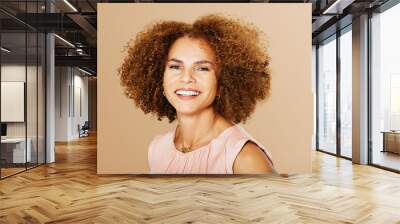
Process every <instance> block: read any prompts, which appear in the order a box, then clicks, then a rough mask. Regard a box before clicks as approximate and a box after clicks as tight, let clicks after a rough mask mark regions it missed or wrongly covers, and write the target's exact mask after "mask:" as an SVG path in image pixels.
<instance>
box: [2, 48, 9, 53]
mask: <svg viewBox="0 0 400 224" xmlns="http://www.w3.org/2000/svg"><path fill="white" fill-rule="evenodd" d="M1 50H2V51H4V52H6V53H10V52H11V50H9V49H7V48H5V47H1Z"/></svg>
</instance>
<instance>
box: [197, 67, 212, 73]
mask: <svg viewBox="0 0 400 224" xmlns="http://www.w3.org/2000/svg"><path fill="white" fill-rule="evenodd" d="M196 70H197V71H201V72H208V71H210V68H209V67H207V66H199V67H197V68H196Z"/></svg>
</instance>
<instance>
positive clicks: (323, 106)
mask: <svg viewBox="0 0 400 224" xmlns="http://www.w3.org/2000/svg"><path fill="white" fill-rule="evenodd" d="M317 63H318V99H317V100H318V107H319V109H318V149H319V150H322V151H326V152H330V153H335V154H336V36H335V35H334V36H332V37H331V38H329V39H328V40H326V41H325V42H323V43H321V44H320V45H319V47H318V61H317Z"/></svg>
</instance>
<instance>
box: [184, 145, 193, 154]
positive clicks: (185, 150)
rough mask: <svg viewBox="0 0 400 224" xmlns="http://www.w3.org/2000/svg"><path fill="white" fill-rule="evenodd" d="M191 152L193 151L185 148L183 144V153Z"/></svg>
mask: <svg viewBox="0 0 400 224" xmlns="http://www.w3.org/2000/svg"><path fill="white" fill-rule="evenodd" d="M190 151H192V150H191V148H190V147H185V146H184V145H183V144H182V147H181V152H183V153H187V152H190Z"/></svg>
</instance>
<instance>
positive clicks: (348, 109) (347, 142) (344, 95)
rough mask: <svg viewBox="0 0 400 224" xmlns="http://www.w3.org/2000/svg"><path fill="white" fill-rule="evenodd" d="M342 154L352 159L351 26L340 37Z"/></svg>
mask: <svg viewBox="0 0 400 224" xmlns="http://www.w3.org/2000/svg"><path fill="white" fill-rule="evenodd" d="M339 52H340V154H341V156H344V157H347V158H352V148H351V147H352V96H353V95H352V74H353V72H352V35H351V25H350V26H348V27H347V28H346V29H344V30H343V31H342V33H341V35H340V51H339Z"/></svg>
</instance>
